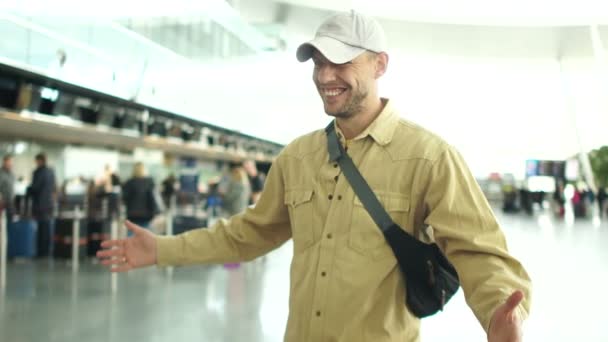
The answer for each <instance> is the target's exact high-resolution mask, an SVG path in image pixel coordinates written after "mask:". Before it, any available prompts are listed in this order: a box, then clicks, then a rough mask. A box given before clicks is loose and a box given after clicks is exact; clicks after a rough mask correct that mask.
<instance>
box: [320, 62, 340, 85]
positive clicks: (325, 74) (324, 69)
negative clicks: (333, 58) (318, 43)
mask: <svg viewBox="0 0 608 342" xmlns="http://www.w3.org/2000/svg"><path fill="white" fill-rule="evenodd" d="M335 80H336V70H335V68H334V67H333V66H332V65H323V66H321V67H319V69H318V71H317V81H319V83H321V84H323V83H329V82H333V81H335Z"/></svg>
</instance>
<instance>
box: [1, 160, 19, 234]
mask: <svg viewBox="0 0 608 342" xmlns="http://www.w3.org/2000/svg"><path fill="white" fill-rule="evenodd" d="M14 189H15V176H14V175H13V156H11V155H10V154H7V155H5V156H4V157H3V158H2V168H0V200H1V202H2V205H3V206H4V208H5V209H6V218H7V222H8V223H10V222H11V220H12V217H13V215H14V214H15V211H14V197H15V192H14Z"/></svg>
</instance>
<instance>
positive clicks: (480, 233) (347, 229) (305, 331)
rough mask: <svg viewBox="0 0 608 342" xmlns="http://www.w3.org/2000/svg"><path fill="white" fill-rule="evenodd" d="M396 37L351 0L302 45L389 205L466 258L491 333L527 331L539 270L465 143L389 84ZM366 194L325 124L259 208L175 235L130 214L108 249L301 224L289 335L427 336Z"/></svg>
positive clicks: (275, 178)
mask: <svg viewBox="0 0 608 342" xmlns="http://www.w3.org/2000/svg"><path fill="white" fill-rule="evenodd" d="M385 47H386V45H385V42H384V34H383V31H382V28H381V27H380V26H379V24H378V23H377V22H375V21H374V20H373V19H371V18H368V17H365V16H363V15H360V14H358V13H356V12H351V13H345V14H338V15H334V16H332V17H330V18H329V19H327V20H326V21H325V22H324V23H323V24H322V25H321V26H320V27H319V29H318V30H317V35H316V38H315V39H314V40H313V41H311V42H309V43H305V44H302V45H301V46H300V47H299V49H298V52H297V57H298V60H300V61H302V62H303V61H306V60H308V59H310V58H311V57H312V60H313V62H314V70H313V75H312V76H313V81H314V83H315V85H316V87H317V90H318V92H319V95H320V96H321V99H322V101H323V104H324V109H325V112H326V113H327V114H328V115H329V116H331V117H334V118H335V120H334V121H333V122H332V123H331V125H334V126H333V127H334V128H335V129H336V130H337V131H338V132H339V137H340V140H341V143H342V144H343V145H344V146H345V147H346V148H347V150H348V154H350V155H351V156H352V159H353V160H354V162H355V164H356V165H357V166H358V168H359V170H361V173H362V175H363V176H364V177H365V179H366V180H367V182H368V183H369V184H370V185H371V186H372V187H373V189H374V191H376V192H377V194H378V195H379V197H380V199H381V200H382V202H383V203H384V206H385V207H386V210H387V211H389V212H390V213H391V216H392V217H393V219H394V220H395V221H396V222H397V223H398V224H399V225H400V226H402V227H403V228H405V229H407V230H408V231H409V232H410V233H412V232H413V231H414V229H417V230H418V231H420V232H425V233H427V235H429V237H430V236H434V239H435V241H437V242H438V245H439V246H441V248H442V249H443V251H444V252H445V255H446V256H447V257H448V259H449V260H450V261H451V262H452V264H453V265H454V266H455V268H456V269H457V271H458V275H459V277H460V282H461V285H462V288H463V290H464V295H465V298H466V301H467V303H468V305H469V306H470V307H471V308H472V310H473V312H474V313H475V315H476V317H477V319H478V320H479V321H480V323H481V325H482V327H483V329H484V330H485V331H486V332H487V336H488V341H490V342H497V341H520V340H521V336H522V321H523V319H525V318H526V316H527V313H528V310H529V305H530V287H531V282H530V279H529V277H528V275H527V273H526V271H525V270H524V268H523V267H522V266H521V264H520V263H519V262H518V261H517V260H515V259H514V258H513V257H512V256H510V255H509V253H508V252H507V246H506V243H505V237H504V235H503V233H502V231H501V230H500V227H499V224H498V223H497V220H496V218H495V216H494V214H493V212H492V210H491V208H490V206H489V204H488V202H487V200H486V199H485V197H484V195H483V193H482V191H481V189H480V188H479V186H478V184H477V182H476V181H475V178H474V177H473V176H472V174H471V172H470V171H469V170H468V168H467V166H466V164H465V162H464V160H463V159H462V157H461V155H460V153H458V152H457V151H456V150H455V149H454V148H453V147H452V146H450V145H449V144H447V143H446V142H445V141H444V140H443V139H441V138H440V137H438V136H437V135H435V134H433V133H430V132H429V131H427V130H425V129H423V128H421V127H420V126H418V125H416V124H414V123H412V122H409V121H406V120H404V119H401V118H400V115H399V113H398V112H397V110H396V109H395V108H394V107H393V105H392V102H391V101H390V100H388V99H386V98H381V97H380V96H379V95H378V84H377V81H378V79H379V78H380V77H382V76H383V75H384V73H385V71H386V70H387V66H388V54H387V53H386V52H385V51H386V49H385ZM355 196H356V195H355V193H354V191H353V189H352V188H351V186H350V184H349V182H348V181H347V180H346V179H345V177H344V176H343V174H342V173H341V170H340V168H339V165H338V164H335V163H334V162H332V161H331V160H330V158H329V154H328V150H327V137H326V133H325V131H324V130H317V131H315V132H312V133H309V134H307V135H305V136H303V137H300V138H298V139H296V140H295V141H294V142H292V143H290V144H289V145H288V146H286V147H285V148H284V149H283V150H282V151H281V153H280V154H279V156H278V157H277V158H276V160H275V161H274V163H273V165H272V168H271V169H270V171H269V173H268V177H267V178H266V183H265V187H264V190H263V191H262V195H261V196H260V199H259V201H258V203H257V204H256V206H255V207H254V208H251V209H247V210H246V211H245V212H244V213H240V214H237V215H235V216H233V217H231V218H230V219H228V220H219V221H218V222H217V223H216V224H215V225H214V226H212V227H211V228H210V229H197V230H194V231H190V232H188V233H186V234H181V235H178V236H170V237H167V236H155V235H153V234H151V233H150V232H148V231H145V230H142V229H141V228H140V227H138V226H137V225H134V224H132V223H130V222H126V225H127V227H128V229H130V230H131V231H133V232H134V233H135V236H134V237H132V238H128V239H124V240H113V241H106V242H104V247H105V248H111V249H108V250H105V251H102V252H100V253H98V256H99V257H100V258H102V259H103V264H105V265H108V266H110V267H111V270H112V271H114V272H125V271H129V270H131V269H135V268H139V267H144V266H150V265H155V264H156V265H161V266H166V265H185V264H196V263H225V262H236V261H243V260H252V259H254V258H257V257H259V256H261V255H264V254H266V253H268V252H270V251H271V250H273V249H275V248H277V247H279V246H280V245H281V244H283V243H284V242H285V241H287V240H288V239H290V238H293V248H294V251H293V260H292V263H291V268H292V269H291V273H290V275H291V281H290V283H291V293H290V301H289V305H290V311H289V317H288V322H287V330H286V332H285V338H284V339H285V341H330V340H331V341H380V340H382V341H404V342H405V341H408V342H412V341H419V339H420V333H419V326H420V320H419V319H418V318H417V317H415V316H414V315H413V314H412V312H411V311H410V310H409V309H408V307H407V306H406V305H404V293H405V284H404V280H403V274H402V273H401V270H400V268H399V267H398V266H397V264H396V259H395V258H394V255H393V251H392V250H391V248H390V247H389V246H388V243H387V242H386V240H385V238H384V236H383V235H382V233H381V232H380V230H379V229H378V227H377V226H376V225H375V223H374V221H373V220H372V219H371V218H370V216H369V214H368V213H367V211H366V210H365V209H364V208H363V207H362V206H361V204H360V202H359V201H358V199H357V198H356V197H355ZM406 281H407V279H406Z"/></svg>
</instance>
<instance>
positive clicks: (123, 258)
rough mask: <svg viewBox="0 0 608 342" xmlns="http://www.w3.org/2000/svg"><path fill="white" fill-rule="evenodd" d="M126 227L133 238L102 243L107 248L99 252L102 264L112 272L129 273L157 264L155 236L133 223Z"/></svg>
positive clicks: (127, 222)
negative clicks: (135, 269)
mask: <svg viewBox="0 0 608 342" xmlns="http://www.w3.org/2000/svg"><path fill="white" fill-rule="evenodd" d="M125 226H126V227H127V229H129V230H130V231H131V232H132V233H133V236H131V237H128V238H126V239H119V240H107V241H104V242H102V243H101V247H103V248H105V249H104V250H101V251H99V252H97V257H98V258H99V259H100V260H101V263H102V264H103V265H105V266H108V267H109V268H110V271H112V272H127V271H130V270H132V269H134V268H140V267H146V266H151V265H155V264H156V239H155V238H154V234H152V233H151V232H149V231H148V230H146V229H143V228H141V227H139V226H137V225H135V224H133V223H132V222H129V221H125Z"/></svg>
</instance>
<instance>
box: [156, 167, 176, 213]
mask: <svg viewBox="0 0 608 342" xmlns="http://www.w3.org/2000/svg"><path fill="white" fill-rule="evenodd" d="M161 187H162V190H161V192H160V194H161V196H162V198H163V202H164V203H165V206H166V207H167V208H169V207H171V199H172V198H173V196H175V194H176V192H177V178H175V174H173V173H171V174H169V176H167V178H165V179H164V180H163V182H162V184H161Z"/></svg>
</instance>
